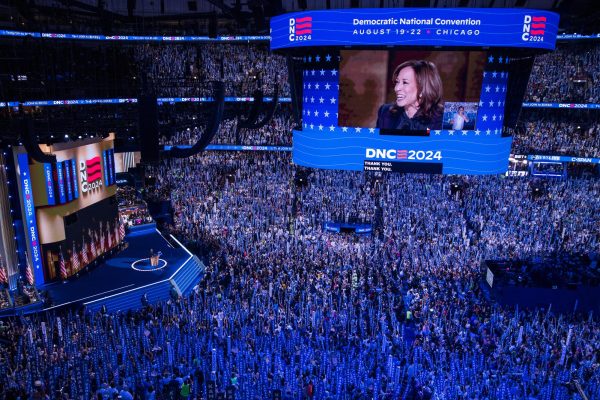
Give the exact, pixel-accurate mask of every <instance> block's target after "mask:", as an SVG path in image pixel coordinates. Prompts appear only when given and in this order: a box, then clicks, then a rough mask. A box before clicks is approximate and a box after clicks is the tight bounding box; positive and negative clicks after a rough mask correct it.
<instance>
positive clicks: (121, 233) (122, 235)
mask: <svg viewBox="0 0 600 400" xmlns="http://www.w3.org/2000/svg"><path fill="white" fill-rule="evenodd" d="M119 236H120V240H121V241H122V240H123V239H125V224H123V223H122V224H121V225H120V226H119Z"/></svg>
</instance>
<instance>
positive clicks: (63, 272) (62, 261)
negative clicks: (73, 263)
mask: <svg viewBox="0 0 600 400" xmlns="http://www.w3.org/2000/svg"><path fill="white" fill-rule="evenodd" d="M58 257H59V259H60V277H61V278H62V279H63V280H66V279H67V266H66V264H65V257H64V256H63V252H62V247H59V248H58Z"/></svg>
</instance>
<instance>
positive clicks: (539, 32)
mask: <svg viewBox="0 0 600 400" xmlns="http://www.w3.org/2000/svg"><path fill="white" fill-rule="evenodd" d="M531 34H532V35H543V34H544V31H542V30H536V31H534V30H532V31H531Z"/></svg>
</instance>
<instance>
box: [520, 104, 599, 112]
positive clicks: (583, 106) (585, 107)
mask: <svg viewBox="0 0 600 400" xmlns="http://www.w3.org/2000/svg"><path fill="white" fill-rule="evenodd" d="M523 107H525V108H571V109H577V108H580V109H583V110H600V104H597V103H590V104H582V103H523Z"/></svg>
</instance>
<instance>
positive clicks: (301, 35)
mask: <svg viewBox="0 0 600 400" xmlns="http://www.w3.org/2000/svg"><path fill="white" fill-rule="evenodd" d="M289 38H290V42H296V41H301V40H302V41H304V40H311V39H312V17H303V18H290V36H289Z"/></svg>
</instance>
